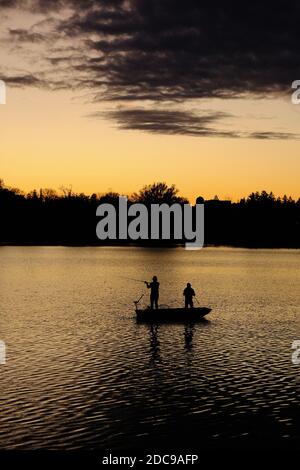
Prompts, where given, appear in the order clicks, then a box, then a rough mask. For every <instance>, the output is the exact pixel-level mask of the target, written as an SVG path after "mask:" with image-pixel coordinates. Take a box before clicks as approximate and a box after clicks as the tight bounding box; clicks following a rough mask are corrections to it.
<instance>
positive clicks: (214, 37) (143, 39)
mask: <svg viewBox="0 0 300 470" xmlns="http://www.w3.org/2000/svg"><path fill="white" fill-rule="evenodd" d="M22 3H23V5H24V2H18V1H17V0H15V1H13V0H12V1H8V0H7V1H4V2H1V3H0V6H1V5H3V6H8V5H11V6H12V5H15V6H16V5H18V6H19V8H22ZM27 5H29V8H30V9H31V10H32V11H43V12H45V13H48V16H49V14H51V12H53V11H54V10H55V11H56V12H57V11H59V10H60V9H63V8H66V7H67V8H69V9H71V14H70V15H69V16H68V17H64V16H63V15H62V19H61V20H60V21H58V22H57V23H56V24H55V34H56V35H58V37H60V38H63V40H64V41H65V44H66V48H68V47H69V46H70V44H73V43H74V42H80V45H79V46H78V48H79V50H78V51H76V52H74V54H76V57H77V58H76V61H74V58H72V56H66V54H64V53H63V51H62V52H61V55H59V54H56V55H51V54H50V53H49V54H48V59H49V62H50V64H51V65H52V66H53V65H59V64H61V63H63V65H64V73H65V77H64V80H65V83H66V84H67V83H68V82H70V81H72V77H76V83H77V84H78V86H79V87H83V88H84V87H85V88H89V89H91V90H92V91H93V92H94V93H95V100H99V101H100V100H101V101H103V100H105V101H109V102H116V103H118V102H122V101H123V102H124V101H136V102H137V103H139V104H143V103H146V102H147V104H149V103H152V107H153V112H152V113H153V114H152V116H151V119H153V122H152V121H151V120H150V121H151V122H150V123H149V124H147V122H142V123H141V124H140V126H142V127H143V130H149V131H150V132H159V131H161V132H164V133H174V129H176V125H175V123H173V121H172V123H171V125H170V127H169V126H168V125H167V124H166V123H164V122H163V119H161V120H160V119H159V115H158V114H157V111H155V110H156V107H157V104H160V105H163V104H166V105H168V103H170V102H171V103H175V102H178V103H179V102H181V103H186V102H187V101H189V100H201V99H203V98H205V99H207V98H222V99H229V98H241V97H247V96H249V95H251V96H258V97H263V96H272V95H278V94H280V95H282V94H287V93H290V85H291V82H292V81H293V80H294V79H296V78H299V76H300V53H299V52H300V51H299V48H300V37H299V36H300V28H299V24H298V19H299V13H300V4H299V2H297V1H295V0H291V1H290V2H289V3H288V5H287V4H286V1H283V0H278V1H277V2H276V3H274V4H273V3H272V4H270V3H269V2H261V1H258V0H254V1H252V2H241V1H239V2H236V1H232V0H231V1H230V0H229V1H227V2H224V0H222V1H221V0H216V1H214V2H211V1H207V0H202V1H201V2H200V1H199V0H185V1H182V0H86V1H84V2H83V1H81V0H65V1H54V0H31V1H29V2H27ZM10 34H11V35H15V36H17V35H18V36H19V38H20V39H21V40H22V41H24V42H25V41H33V42H34V41H37V40H39V38H40V33H37V32H34V33H32V32H30V31H29V32H27V35H26V32H25V31H24V30H11V31H10ZM30 34H32V35H33V36H32V37H31V39H30ZM22 37H23V39H22ZM50 52H51V51H50ZM61 80H62V79H60V86H62V84H61ZM126 112H127V113H129V111H126ZM143 112H144V111H143ZM122 113H123V114H122ZM122 113H120V111H116V112H115V114H114V113H111V118H112V119H116V120H117V122H118V123H119V124H120V125H121V126H122V127H123V128H124V126H126V125H128V126H131V128H137V125H138V123H137V120H136V119H135V118H134V116H133V115H132V114H128V115H127V119H128V120H129V121H128V122H131V124H130V123H128V124H126V122H125V121H124V119H123V116H124V117H125V114H124V113H125V112H124V111H123V112H122ZM186 114H187V113H183V114H182V113H181V114H180V113H179V114H178V113H177V114H176V113H175V114H174V113H173V118H174V119H175V118H178V119H179V122H178V129H181V130H184V133H185V134H188V133H190V134H191V135H203V133H202V130H201V122H198V124H197V123H196V122H195V121H194V119H195V116H194V115H193V114H192V113H191V114H190V119H189V120H188V119H187V118H186ZM147 115H148V117H150V114H149V111H147ZM135 116H137V113H136V114H135ZM144 116H146V114H144ZM165 116H168V114H165ZM173 118H172V117H171V115H169V120H170V119H171V120H172V119H173ZM130 120H132V121H130ZM156 120H157V122H156ZM182 120H183V121H184V122H182ZM202 124H203V125H204V130H203V132H206V130H205V128H206V126H207V125H208V124H209V123H207V122H206V123H202ZM198 125H199V128H198ZM189 126H190V127H189ZM177 133H178V132H177ZM225 133H226V132H225ZM229 134H231V133H229ZM233 134H234V135H235V134H236V133H233ZM215 135H218V132H217V131H216V134H215ZM280 135H281V137H278V136H280ZM255 136H256V137H255ZM272 136H273V137H272ZM288 136H289V134H285V133H276V132H275V133H269V132H266V133H264V132H262V133H253V138H259V139H264V138H288Z"/></svg>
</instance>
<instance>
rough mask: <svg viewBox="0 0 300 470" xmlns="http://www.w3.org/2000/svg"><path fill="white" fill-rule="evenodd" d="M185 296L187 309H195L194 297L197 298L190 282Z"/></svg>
mask: <svg viewBox="0 0 300 470" xmlns="http://www.w3.org/2000/svg"><path fill="white" fill-rule="evenodd" d="M183 295H184V298H185V308H189V306H190V307H191V308H193V307H194V302H193V297H195V295H196V294H195V291H194V289H193V288H192V286H191V284H190V283H189V282H188V283H187V285H186V288H185V289H184V291H183Z"/></svg>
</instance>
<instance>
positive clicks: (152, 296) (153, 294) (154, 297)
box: [145, 276, 159, 310]
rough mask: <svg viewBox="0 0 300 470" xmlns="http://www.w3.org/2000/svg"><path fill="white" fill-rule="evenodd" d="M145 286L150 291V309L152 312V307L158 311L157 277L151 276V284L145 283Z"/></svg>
mask: <svg viewBox="0 0 300 470" xmlns="http://www.w3.org/2000/svg"><path fill="white" fill-rule="evenodd" d="M145 284H146V286H147V288H148V289H151V293H150V305H151V309H152V310H153V309H154V307H155V308H156V309H158V298H159V282H158V281H157V277H156V276H153V278H152V282H147V281H145Z"/></svg>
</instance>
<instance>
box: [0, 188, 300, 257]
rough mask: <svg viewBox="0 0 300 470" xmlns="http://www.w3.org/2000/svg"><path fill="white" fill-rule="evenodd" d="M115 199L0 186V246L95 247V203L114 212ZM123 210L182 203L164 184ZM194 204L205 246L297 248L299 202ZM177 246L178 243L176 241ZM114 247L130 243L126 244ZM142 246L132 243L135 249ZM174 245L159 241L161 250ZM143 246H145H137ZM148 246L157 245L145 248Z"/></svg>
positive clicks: (258, 195)
mask: <svg viewBox="0 0 300 470" xmlns="http://www.w3.org/2000/svg"><path fill="white" fill-rule="evenodd" d="M118 197H119V194H118V193H115V192H108V193H105V194H101V193H99V194H96V193H94V194H92V195H86V194H83V193H79V194H78V193H75V192H73V190H72V188H61V190H60V192H59V193H58V192H57V191H55V190H53V189H40V190H39V191H36V190H33V191H31V192H29V193H27V194H25V193H23V192H22V191H20V190H19V189H17V188H11V187H8V186H6V185H5V184H4V182H3V181H2V180H0V220H1V230H0V243H1V244H38V245H44V244H45V245H60V244H61V245H101V244H111V243H112V242H110V241H105V242H101V240H99V239H98V238H97V237H96V231H95V227H96V224H97V222H98V220H99V218H97V217H96V208H97V207H98V205H99V204H101V203H104V202H105V203H111V204H113V205H114V206H115V207H116V208H117V207H118ZM128 201H129V204H131V203H136V202H140V203H143V204H145V205H147V206H149V205H151V204H153V203H158V204H161V203H166V204H169V205H171V204H173V203H179V204H184V203H187V202H188V200H187V199H186V198H184V197H181V196H179V195H178V189H177V188H176V187H175V186H174V185H172V186H168V185H167V184H166V183H163V182H162V183H154V184H152V185H148V186H144V187H143V188H142V189H141V190H140V191H139V192H137V193H134V194H132V195H131V196H129V197H128ZM197 202H198V203H204V205H205V244H206V245H231V246H241V247H269V248H271V247H286V248H299V247H300V198H299V199H298V200H297V201H295V200H293V199H292V198H291V197H287V196H283V197H282V198H281V197H275V196H274V194H273V193H272V192H271V193H268V192H266V191H262V192H255V193H252V194H250V195H249V196H248V197H246V198H243V199H241V200H240V201H238V202H236V203H232V202H231V201H220V200H219V199H218V198H217V197H215V198H214V199H212V200H209V201H204V199H203V198H202V197H199V198H198V199H197ZM182 242H183V241H182ZM117 243H118V244H120V243H122V244H126V243H131V242H130V240H129V241H126V240H125V241H122V242H117ZM139 243H142V242H139V241H137V242H135V244H139ZM174 243H180V240H171V241H164V242H163V243H162V244H163V245H173V244H174ZM143 244H145V242H143ZM150 244H155V245H157V244H160V243H158V242H156V243H152V242H151V243H150Z"/></svg>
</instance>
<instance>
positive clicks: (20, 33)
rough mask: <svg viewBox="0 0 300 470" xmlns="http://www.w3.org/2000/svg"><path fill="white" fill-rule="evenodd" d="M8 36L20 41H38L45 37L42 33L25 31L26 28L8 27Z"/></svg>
mask: <svg viewBox="0 0 300 470" xmlns="http://www.w3.org/2000/svg"><path fill="white" fill-rule="evenodd" d="M9 35H10V38H12V39H13V40H16V41H20V42H31V43H33V42H40V41H43V40H44V39H45V37H44V36H43V34H40V33H34V32H31V31H27V30H26V29H9Z"/></svg>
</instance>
